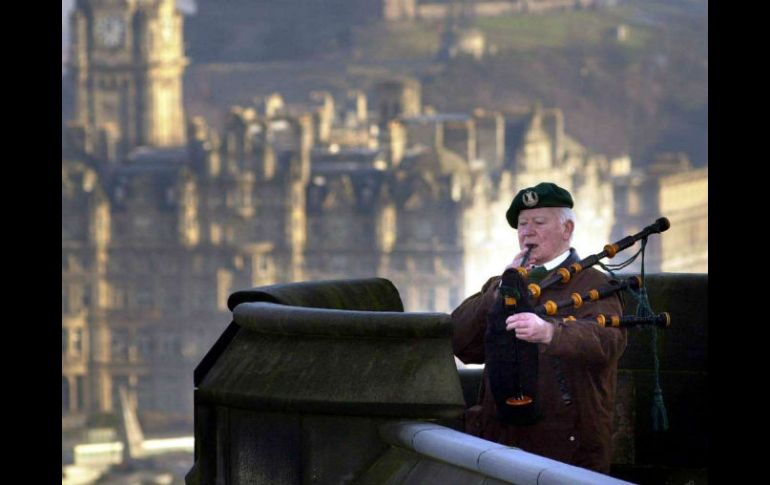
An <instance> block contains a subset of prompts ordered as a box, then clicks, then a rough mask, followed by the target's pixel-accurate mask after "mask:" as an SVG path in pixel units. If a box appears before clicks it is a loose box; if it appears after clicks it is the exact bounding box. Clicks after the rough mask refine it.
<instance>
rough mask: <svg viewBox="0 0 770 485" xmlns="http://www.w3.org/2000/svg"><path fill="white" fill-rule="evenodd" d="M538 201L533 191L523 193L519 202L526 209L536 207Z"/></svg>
mask: <svg viewBox="0 0 770 485" xmlns="http://www.w3.org/2000/svg"><path fill="white" fill-rule="evenodd" d="M538 200H539V197H538V196H537V193H536V192H535V191H534V190H528V191H526V192H524V194H522V196H521V201H522V202H523V203H524V205H525V206H527V207H534V206H536V205H537V201H538Z"/></svg>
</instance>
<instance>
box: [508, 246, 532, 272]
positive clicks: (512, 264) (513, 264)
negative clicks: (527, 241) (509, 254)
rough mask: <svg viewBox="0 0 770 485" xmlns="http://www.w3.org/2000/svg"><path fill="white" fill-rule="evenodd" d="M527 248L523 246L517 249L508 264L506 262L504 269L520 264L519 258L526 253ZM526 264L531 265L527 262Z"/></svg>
mask: <svg viewBox="0 0 770 485" xmlns="http://www.w3.org/2000/svg"><path fill="white" fill-rule="evenodd" d="M527 249H528V248H524V249H522V250H521V251H519V253H518V254H517V255H516V256H514V257H513V261H511V262H510V264H508V266H506V267H505V269H508V268H518V267H519V266H521V260H522V259H524V255H525V254H527ZM527 266H532V265H531V264H527Z"/></svg>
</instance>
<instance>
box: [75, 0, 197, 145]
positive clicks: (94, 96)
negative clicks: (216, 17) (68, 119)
mask: <svg viewBox="0 0 770 485" xmlns="http://www.w3.org/2000/svg"><path fill="white" fill-rule="evenodd" d="M71 59H72V60H71V71H72V75H73V76H74V81H75V84H76V86H77V87H76V101H75V118H76V121H78V122H79V123H80V124H82V125H85V126H86V127H88V128H90V129H91V130H92V132H95V133H100V134H101V135H102V136H109V137H111V138H112V139H113V140H114V141H115V142H116V144H117V145H116V148H117V150H118V154H119V155H124V154H125V153H126V152H128V151H129V150H131V149H132V148H135V147H137V146H142V145H146V146H152V147H159V148H162V147H172V146H181V145H183V144H184V143H185V120H184V109H183V107H182V74H183V73H184V68H185V66H186V64H187V59H186V58H185V57H184V52H183V42H182V15H181V14H180V13H179V12H178V11H177V10H176V6H175V3H174V0H77V3H76V6H75V10H74V12H73V14H72V56H71Z"/></svg>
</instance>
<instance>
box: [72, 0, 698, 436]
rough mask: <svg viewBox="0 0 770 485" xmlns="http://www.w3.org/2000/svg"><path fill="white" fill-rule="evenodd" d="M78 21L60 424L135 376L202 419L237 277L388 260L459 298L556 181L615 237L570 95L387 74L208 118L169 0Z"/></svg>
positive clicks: (79, 10) (587, 221) (599, 230)
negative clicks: (537, 193)
mask: <svg viewBox="0 0 770 485" xmlns="http://www.w3.org/2000/svg"><path fill="white" fill-rule="evenodd" d="M108 19H109V20H108ZM73 24H74V25H75V26H76V27H77V28H76V29H74V30H73V31H74V32H76V35H75V37H76V40H75V42H74V46H73V50H74V55H73V57H72V59H73V61H72V62H73V69H72V71H71V72H72V75H73V77H74V78H75V79H76V80H77V83H78V86H79V87H78V98H77V109H76V115H75V119H74V120H72V122H70V123H69V124H68V125H67V127H66V129H65V137H64V142H63V147H62V155H63V158H62V418H63V425H64V424H65V423H67V424H68V425H70V424H71V425H77V424H83V423H84V422H85V421H86V419H87V418H88V417H89V416H93V415H95V414H98V413H111V412H114V411H115V407H116V406H117V403H118V399H117V396H118V390H119V388H120V387H122V386H125V387H126V388H127V389H128V390H129V392H130V394H131V396H132V397H133V399H134V400H135V402H136V403H137V404H138V409H139V413H140V416H141V417H142V418H143V419H144V420H145V422H150V421H151V420H152V418H153V417H162V416H166V417H168V416H177V417H181V418H187V419H190V417H191V415H192V395H193V394H192V392H191V391H192V390H191V386H192V374H193V369H194V367H195V366H196V365H197V363H198V362H199V361H200V359H201V358H202V356H203V355H204V353H205V352H206V351H207V350H208V349H209V348H210V347H211V345H212V344H213V343H214V341H215V340H216V338H217V337H218V336H219V335H220V334H221V332H222V330H223V329H224V328H225V326H226V325H227V323H228V321H229V320H228V319H229V316H230V313H229V311H228V309H227V306H226V301H227V297H228V295H229V294H230V293H232V292H233V291H235V290H237V289H243V288H248V287H253V286H259V285H266V284H271V283H278V282H289V281H298V280H309V279H312V280H318V279H334V278H350V277H371V276H381V277H385V278H388V279H390V280H391V281H393V282H394V283H395V285H396V287H397V288H399V290H400V291H401V293H402V294H401V297H402V300H403V301H404V304H405V307H406V308H407V310H411V311H444V312H448V311H451V309H452V308H453V307H454V306H456V305H457V304H459V303H460V302H461V301H462V299H463V298H464V297H466V296H468V295H469V294H471V293H473V292H475V291H478V289H479V288H480V286H481V284H482V283H483V282H484V281H485V280H486V279H487V278H488V277H490V276H492V275H495V274H499V273H500V271H501V270H502V268H503V267H504V266H505V265H506V264H507V263H508V262H509V261H510V259H511V258H512V256H513V254H515V253H516V252H517V251H518V248H517V243H516V237H515V232H514V231H513V230H512V229H511V228H510V227H508V225H507V223H506V222H505V218H504V214H505V210H506V209H507V207H508V205H509V204H510V200H511V197H512V196H513V194H515V193H516V191H517V190H519V189H520V188H522V187H525V186H529V185H533V184H535V183H537V182H540V181H542V180H551V181H554V182H556V183H558V184H560V185H562V186H564V187H565V188H567V189H568V190H570V191H571V192H572V193H573V194H574V195H575V198H576V201H577V204H578V205H577V206H576V212H577V215H578V223H579V224H580V226H579V228H580V231H579V234H580V235H579V236H578V239H576V241H575V245H576V246H577V247H578V249H579V250H581V251H582V252H583V253H584V254H588V252H589V251H588V250H591V251H590V252H597V251H598V250H599V249H598V248H601V247H602V245H603V244H605V243H606V242H607V240H608V239H609V237H610V230H611V228H612V225H613V220H614V218H615V217H616V214H615V213H614V212H613V207H614V200H613V197H614V196H615V192H613V187H614V185H613V180H614V178H613V174H612V171H611V170H610V168H611V166H612V162H611V161H608V160H607V159H606V157H603V156H600V155H596V154H593V153H591V152H590V151H589V150H587V149H586V148H585V147H583V146H581V145H580V144H579V143H577V142H576V141H575V140H573V139H571V138H570V137H569V136H568V135H567V134H566V133H565V132H564V121H563V114H562V113H561V111H559V110H558V109H555V108H544V107H542V106H539V105H535V106H533V107H529V108H524V109H521V110H518V111H509V112H484V111H475V112H473V113H436V112H435V111H433V110H429V109H425V108H424V107H423V106H422V103H421V91H420V89H421V88H420V85H419V83H418V82H416V81H414V80H409V79H406V80H405V79H392V80H391V79H384V80H383V82H382V83H381V84H379V85H378V86H376V87H375V88H374V89H373V90H372V92H370V93H368V94H367V93H364V92H361V91H350V92H345V93H342V95H338V96H337V97H336V98H335V96H333V95H332V94H331V93H327V92H316V93H309V95H308V99H307V102H305V103H303V104H302V105H292V104H291V103H287V102H285V101H284V99H283V98H282V97H281V95H280V93H274V94H272V95H269V96H267V97H264V98H261V99H259V100H256V101H255V103H254V106H240V107H239V106H234V107H232V108H231V109H230V110H229V112H228V113H227V116H226V121H225V123H224V124H223V126H221V127H210V126H208V125H207V124H206V122H205V121H204V120H203V119H202V118H197V117H193V118H191V119H187V118H186V117H185V115H184V107H183V106H182V104H181V103H180V102H179V99H181V98H180V97H179V89H180V86H181V74H182V70H183V68H184V65H185V64H186V62H187V61H186V59H185V58H184V56H183V52H182V49H181V45H182V24H181V21H180V17H179V15H178V14H177V13H176V11H175V10H174V8H173V0H152V1H147V2H133V1H130V0H105V1H102V2H97V1H95V0H82V1H79V2H78V4H77V7H76V10H75V12H74V14H73ZM100 26H101V27H100ZM100 36H101V38H100ZM664 185H665V187H667V189H666V190H669V188H670V190H676V187H678V186H683V185H686V181H684V180H680V179H676V178H675V177H674V178H671V179H670V180H669V179H667V182H665V184H664ZM664 192H665V193H666V194H667V193H668V192H666V191H665V190H664ZM666 197H668V196H667V195H666V196H664V197H663V199H665V200H669V199H668V198H666ZM663 208H664V207H661V210H662V209H663ZM682 210H683V211H684V210H686V208H684V207H683V208H682ZM672 222H673V221H672ZM159 419H160V418H159Z"/></svg>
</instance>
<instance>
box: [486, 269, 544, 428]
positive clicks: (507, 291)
mask: <svg viewBox="0 0 770 485" xmlns="http://www.w3.org/2000/svg"><path fill="white" fill-rule="evenodd" d="M506 296H508V297H513V298H514V299H515V301H516V303H515V304H512V305H511V304H506ZM532 311H533V307H532V305H531V304H530V302H529V292H528V290H527V284H526V281H525V280H524V278H523V277H522V276H521V275H520V274H519V272H518V271H516V270H515V269H507V270H506V271H505V272H504V273H503V276H502V280H501V284H500V288H499V291H498V297H497V301H496V302H495V304H494V305H493V306H492V308H491V309H490V310H489V312H488V313H487V329H486V334H485V338H484V352H485V356H486V360H485V366H486V369H487V373H488V375H489V386H490V391H491V392H492V395H493V396H494V398H495V403H496V404H497V417H498V419H499V420H500V421H501V422H503V423H506V424H514V425H527V424H533V423H535V422H537V421H538V420H540V419H541V418H542V415H541V413H540V410H539V408H538V405H537V397H536V395H535V394H536V391H537V364H538V348H537V344H534V343H531V342H525V341H524V340H519V339H517V338H516V334H515V331H507V330H506V329H505V319H506V318H508V316H510V315H512V314H514V313H519V312H532ZM522 394H523V395H524V396H529V397H531V398H532V399H533V401H532V402H531V403H529V404H520V405H511V404H508V403H506V401H507V400H508V399H510V398H514V399H515V398H517V397H521V395H522Z"/></svg>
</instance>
